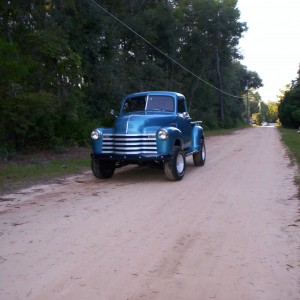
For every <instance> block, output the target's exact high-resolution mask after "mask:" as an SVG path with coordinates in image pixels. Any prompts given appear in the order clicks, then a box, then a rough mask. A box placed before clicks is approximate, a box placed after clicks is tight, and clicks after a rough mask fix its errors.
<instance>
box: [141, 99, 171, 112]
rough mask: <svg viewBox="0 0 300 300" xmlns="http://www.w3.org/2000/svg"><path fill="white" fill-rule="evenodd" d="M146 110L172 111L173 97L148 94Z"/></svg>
mask: <svg viewBox="0 0 300 300" xmlns="http://www.w3.org/2000/svg"><path fill="white" fill-rule="evenodd" d="M146 110H162V111H174V99H173V97H170V96H148V99H147V104H146Z"/></svg>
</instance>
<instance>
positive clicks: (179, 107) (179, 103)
mask: <svg viewBox="0 0 300 300" xmlns="http://www.w3.org/2000/svg"><path fill="white" fill-rule="evenodd" d="M184 112H186V109H185V105H184V99H182V98H179V99H178V101H177V113H179V114H182V113H184Z"/></svg>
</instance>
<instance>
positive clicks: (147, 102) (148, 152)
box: [91, 91, 206, 181]
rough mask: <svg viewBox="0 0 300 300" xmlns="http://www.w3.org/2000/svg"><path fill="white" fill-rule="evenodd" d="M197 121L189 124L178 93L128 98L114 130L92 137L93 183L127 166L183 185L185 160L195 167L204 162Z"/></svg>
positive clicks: (159, 93) (202, 137)
mask: <svg viewBox="0 0 300 300" xmlns="http://www.w3.org/2000/svg"><path fill="white" fill-rule="evenodd" d="M200 124H201V121H194V122H193V121H192V119H191V117H190V115H189V114H188V111H187V103H186V99H185V97H184V96H183V95H182V94H179V93H176V92H166V91H158V92H140V93H135V94H130V95H127V96H126V97H125V98H124V99H123V102H122V105H121V109H120V113H119V115H118V116H116V120H115V124H114V126H113V127H112V128H96V129H95V130H93V131H92V133H91V138H92V153H91V158H92V162H91V168H92V171H93V174H94V176H95V177H97V178H110V177H111V176H113V174H114V171H115V168H118V167H123V166H126V165H128V164H137V165H147V164H149V165H153V164H155V165H158V166H161V167H162V168H163V169H164V171H165V175H166V178H167V179H169V180H174V181H178V180H181V179H182V178H183V176H184V173H185V164H186V161H185V157H186V156H188V155H193V161H194V165H195V166H203V165H204V163H205V159H206V151H205V143H204V132H203V128H202V126H201V125H200Z"/></svg>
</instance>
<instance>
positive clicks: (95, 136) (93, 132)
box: [91, 130, 100, 140]
mask: <svg viewBox="0 0 300 300" xmlns="http://www.w3.org/2000/svg"><path fill="white" fill-rule="evenodd" d="M99 136H100V133H99V131H97V130H93V131H92V133H91V138H92V139H93V140H97V139H98V138H99Z"/></svg>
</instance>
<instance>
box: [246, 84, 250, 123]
mask: <svg viewBox="0 0 300 300" xmlns="http://www.w3.org/2000/svg"><path fill="white" fill-rule="evenodd" d="M248 83H249V81H248V80H247V85H246V91H247V93H246V97H247V98H246V100H247V103H246V109H247V111H246V118H247V122H248V123H249V122H250V119H249V92H248V90H249V87H248Z"/></svg>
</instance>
